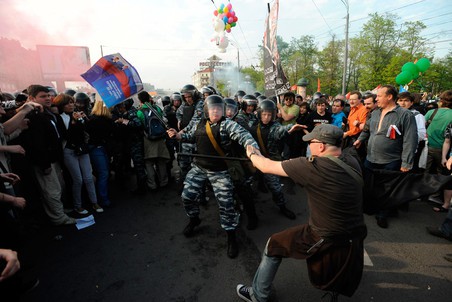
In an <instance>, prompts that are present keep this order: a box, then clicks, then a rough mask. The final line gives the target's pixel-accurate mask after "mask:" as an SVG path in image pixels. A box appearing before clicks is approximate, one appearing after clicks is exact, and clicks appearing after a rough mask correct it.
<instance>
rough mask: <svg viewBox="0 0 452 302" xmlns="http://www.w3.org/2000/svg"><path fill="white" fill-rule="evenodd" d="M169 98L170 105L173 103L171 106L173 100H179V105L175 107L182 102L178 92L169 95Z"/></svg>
mask: <svg viewBox="0 0 452 302" xmlns="http://www.w3.org/2000/svg"><path fill="white" fill-rule="evenodd" d="M170 100H171V105H173V106H174V101H179V105H178V106H177V107H179V106H180V105H181V104H182V96H181V95H180V93H179V92H174V93H173V94H172V95H171V96H170Z"/></svg>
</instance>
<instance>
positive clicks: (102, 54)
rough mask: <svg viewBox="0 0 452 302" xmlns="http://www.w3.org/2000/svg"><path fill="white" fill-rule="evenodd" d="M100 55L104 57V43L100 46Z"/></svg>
mask: <svg viewBox="0 0 452 302" xmlns="http://www.w3.org/2000/svg"><path fill="white" fill-rule="evenodd" d="M100 56H101V57H103V56H104V50H103V48H102V45H101V46H100Z"/></svg>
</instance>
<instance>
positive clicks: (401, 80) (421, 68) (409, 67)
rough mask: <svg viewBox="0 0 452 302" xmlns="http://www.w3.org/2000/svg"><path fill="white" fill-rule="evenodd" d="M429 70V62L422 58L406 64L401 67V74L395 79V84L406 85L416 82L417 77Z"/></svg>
mask: <svg viewBox="0 0 452 302" xmlns="http://www.w3.org/2000/svg"><path fill="white" fill-rule="evenodd" d="M429 68H430V61H429V60H428V59H427V58H422V59H419V60H417V61H416V63H413V62H407V63H405V64H403V66H402V72H401V73H399V74H398V75H397V77H396V79H395V80H396V83H397V84H399V85H406V84H408V83H410V82H411V81H412V80H416V79H417V78H418V77H419V75H420V74H421V73H423V72H425V71H426V70H427V69H429Z"/></svg>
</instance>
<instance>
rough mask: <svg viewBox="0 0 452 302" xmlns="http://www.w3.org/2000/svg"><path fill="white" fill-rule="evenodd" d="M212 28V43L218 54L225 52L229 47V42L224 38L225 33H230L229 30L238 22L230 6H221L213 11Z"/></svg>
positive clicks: (229, 4)
mask: <svg viewBox="0 0 452 302" xmlns="http://www.w3.org/2000/svg"><path fill="white" fill-rule="evenodd" d="M213 14H214V16H215V17H214V19H213V28H214V29H215V32H216V34H215V36H214V37H213V39H212V41H215V43H216V45H217V46H218V48H219V50H220V52H226V48H227V47H228V45H229V40H228V38H227V37H226V36H225V32H227V33H230V32H231V29H232V28H233V27H235V26H236V25H237V21H238V20H239V19H238V18H237V16H236V15H235V11H234V10H233V9H232V4H231V3H228V4H227V5H224V4H221V5H220V7H219V8H218V9H216V10H214V11H213Z"/></svg>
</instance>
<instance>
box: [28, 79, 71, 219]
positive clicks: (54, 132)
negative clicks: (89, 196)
mask: <svg viewBox="0 0 452 302" xmlns="http://www.w3.org/2000/svg"><path fill="white" fill-rule="evenodd" d="M28 95H29V98H30V100H31V101H33V102H36V103H38V104H40V105H41V106H42V107H43V108H44V109H43V111H42V112H36V111H32V110H33V108H31V109H28V110H30V111H29V113H28V115H27V118H28V119H29V121H30V122H29V128H28V129H27V130H26V131H24V132H23V133H22V135H23V142H24V149H25V152H26V153H25V154H26V155H27V157H28V158H29V160H30V163H31V165H32V169H33V174H34V176H35V178H36V180H37V183H38V185H39V188H40V191H41V195H42V202H43V206H44V210H45V212H46V214H47V216H48V217H49V218H50V221H51V222H52V223H53V224H54V225H65V224H75V223H76V221H75V219H74V218H72V217H69V216H67V215H66V214H65V213H64V210H63V202H62V200H61V198H62V188H63V187H64V182H63V180H62V179H63V177H62V174H61V173H62V169H61V163H62V161H63V147H62V146H63V145H62V133H63V132H64V124H63V120H62V119H61V117H60V116H59V115H54V114H53V113H52V112H51V110H50V107H51V105H52V103H51V101H50V95H49V90H48V89H47V88H46V87H44V86H41V85H30V87H28ZM26 104H28V103H26Z"/></svg>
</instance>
